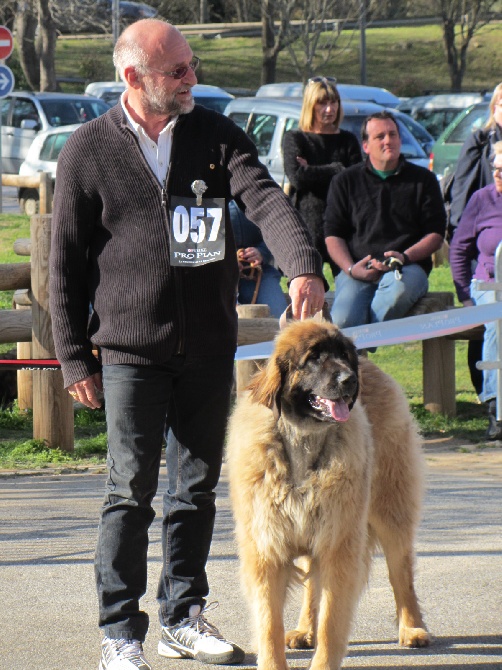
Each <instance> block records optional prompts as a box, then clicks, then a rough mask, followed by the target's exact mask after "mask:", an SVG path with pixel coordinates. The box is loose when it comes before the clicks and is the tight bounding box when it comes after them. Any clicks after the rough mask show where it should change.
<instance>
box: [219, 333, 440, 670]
mask: <svg viewBox="0 0 502 670" xmlns="http://www.w3.org/2000/svg"><path fill="white" fill-rule="evenodd" d="M228 465H229V476H230V488H231V499H232V505H233V510H234V516H235V520H236V529H237V540H238V545H239V553H240V559H241V573H242V581H243V585H244V587H245V590H246V592H247V597H248V599H249V602H250V603H251V605H252V608H253V612H254V618H255V624H256V629H257V635H258V668H259V670H286V669H287V667H288V666H287V663H286V656H285V644H284V642H285V639H286V643H287V645H288V646H289V647H295V648H300V647H303V648H305V647H312V646H313V647H315V654H314V657H313V660H312V665H311V670H321V669H322V670H328V669H329V670H335V669H338V668H339V667H340V664H341V663H342V660H343V658H344V656H345V653H346V649H347V643H348V638H349V634H350V628H351V624H352V620H353V616H354V611H355V608H356V605H357V602H358V599H359V596H360V594H361V590H362V588H363V587H364V585H365V583H366V580H367V577H368V570H369V566H370V562H371V555H372V552H373V550H374V549H375V547H376V545H377V544H379V545H380V546H381V547H382V549H383V551H384V553H385V556H386V559H387V564H388V569H389V576H390V581H391V584H392V587H393V589H394V595H395V599H396V606H397V614H398V619H399V641H400V643H401V644H403V645H407V646H412V647H417V646H425V645H427V644H428V642H429V636H428V633H427V631H426V628H425V625H424V623H423V620H422V616H421V614H420V609H419V606H418V603H417V598H416V595H415V591H414V586H413V582H414V580H413V564H414V552H413V542H414V536H415V531H416V528H417V524H418V520H419V513H420V505H421V498H422V461H421V452H420V441H419V437H418V434H417V431H416V427H415V425H414V422H413V419H412V417H411V415H410V412H409V408H408V403H407V401H406V398H405V396H404V394H403V392H402V391H401V389H400V387H399V386H398V385H397V384H396V383H395V382H394V381H393V380H392V379H391V378H390V377H389V376H388V375H386V374H385V373H383V372H382V371H381V370H380V369H379V368H377V367H376V366H375V365H374V364H373V363H372V362H370V361H368V360H367V359H364V358H361V359H359V360H358V357H357V353H356V350H355V348H354V345H353V344H352V342H351V341H350V340H348V339H347V338H346V337H344V336H343V335H342V333H341V332H340V331H339V330H338V328H337V327H336V326H334V325H332V324H328V323H316V322H314V321H304V322H296V323H292V324H291V325H290V326H288V327H287V328H286V329H285V330H284V331H282V333H280V334H279V336H278V338H277V340H276V346H275V350H274V353H273V354H272V356H271V358H270V359H269V362H268V364H267V365H266V367H265V368H264V369H263V370H262V371H261V372H258V373H257V375H256V376H255V377H254V378H253V380H252V382H251V385H250V387H249V391H248V392H246V393H245V394H243V395H242V397H241V398H240V399H239V400H238V402H237V405H236V408H235V410H234V412H233V415H232V417H231V419H230V425H229V439H228ZM298 558H300V559H301V560H300V561H296V562H294V561H295V559H298ZM299 576H300V578H302V579H304V580H305V582H306V589H305V596H304V602H303V606H302V612H301V615H300V620H299V623H298V630H295V631H292V632H290V633H288V634H287V635H286V636H285V631H284V624H283V608H284V603H285V597H286V592H287V588H288V585H289V584H291V582H292V581H294V580H295V579H296V580H297V579H298V577H299Z"/></svg>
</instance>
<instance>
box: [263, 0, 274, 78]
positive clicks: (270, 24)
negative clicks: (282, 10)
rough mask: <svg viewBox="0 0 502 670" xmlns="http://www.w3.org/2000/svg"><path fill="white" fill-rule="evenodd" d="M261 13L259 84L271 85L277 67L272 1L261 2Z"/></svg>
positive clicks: (264, 0)
mask: <svg viewBox="0 0 502 670" xmlns="http://www.w3.org/2000/svg"><path fill="white" fill-rule="evenodd" d="M261 11H262V14H261V46H262V54H263V60H262V66H261V83H262V84H273V83H274V82H275V71H276V65H277V51H276V48H275V34H274V14H273V13H274V3H273V0H263V1H262V8H261Z"/></svg>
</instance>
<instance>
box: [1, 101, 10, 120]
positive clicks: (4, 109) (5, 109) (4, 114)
mask: <svg viewBox="0 0 502 670" xmlns="http://www.w3.org/2000/svg"><path fill="white" fill-rule="evenodd" d="M9 107H10V98H3V100H0V123H1V124H2V126H7V125H10V123H8V115H9Z"/></svg>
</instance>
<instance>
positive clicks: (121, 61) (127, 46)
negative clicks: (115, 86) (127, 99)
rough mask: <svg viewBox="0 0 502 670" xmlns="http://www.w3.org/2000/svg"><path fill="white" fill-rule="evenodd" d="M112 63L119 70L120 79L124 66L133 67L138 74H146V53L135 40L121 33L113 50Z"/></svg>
mask: <svg viewBox="0 0 502 670" xmlns="http://www.w3.org/2000/svg"><path fill="white" fill-rule="evenodd" d="M113 64H114V65H115V67H116V69H117V70H118V72H119V75H120V78H121V79H122V81H125V79H124V70H125V69H126V67H133V68H134V69H135V70H136V71H137V72H138V73H139V74H146V70H147V68H148V54H147V53H146V51H145V50H144V49H142V48H141V47H140V46H139V45H138V44H137V43H136V42H134V41H133V40H131V38H129V37H128V36H127V33H125V34H124V33H122V35H120V37H119V38H118V40H117V43H116V44H115V48H114V50H113Z"/></svg>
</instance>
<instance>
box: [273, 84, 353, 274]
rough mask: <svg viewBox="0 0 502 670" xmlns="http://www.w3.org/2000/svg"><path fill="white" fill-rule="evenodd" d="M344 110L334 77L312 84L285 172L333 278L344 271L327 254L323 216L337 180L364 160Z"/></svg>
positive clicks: (289, 141)
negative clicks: (344, 123) (345, 122)
mask: <svg viewBox="0 0 502 670" xmlns="http://www.w3.org/2000/svg"><path fill="white" fill-rule="evenodd" d="M342 119H343V106H342V102H341V100H340V94H339V93H338V89H337V87H336V79H334V78H333V77H313V78H312V79H309V81H308V83H307V86H306V87H305V91H304V94H303V104H302V109H301V112H300V121H299V127H298V129H297V130H290V131H288V132H287V133H285V135H284V141H283V156H284V171H285V173H286V176H287V178H288V179H289V182H290V189H289V195H290V197H291V198H292V201H293V202H294V204H295V206H296V207H297V208H298V210H299V211H300V214H301V215H302V217H303V219H304V220H305V222H306V224H307V226H308V228H309V230H310V234H311V235H312V238H313V239H314V243H315V246H316V249H317V250H318V251H319V253H320V254H321V256H322V259H323V261H324V262H325V263H328V264H329V265H330V267H331V271H332V273H333V276H335V275H337V274H338V272H339V271H340V269H339V268H338V267H337V266H336V264H335V263H334V262H333V260H332V258H331V257H330V255H329V254H328V252H327V250H326V243H325V240H324V231H323V216H324V210H325V209H326V196H327V194H328V188H329V185H330V182H331V179H332V178H333V177H334V176H335V175H337V174H339V173H340V172H342V171H343V170H344V169H345V168H347V167H349V166H350V165H355V164H356V163H360V162H361V160H362V156H361V147H360V144H359V140H358V138H357V137H356V136H355V135H354V134H353V133H351V132H349V131H348V130H343V129H342V128H340V123H341V122H342Z"/></svg>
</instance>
